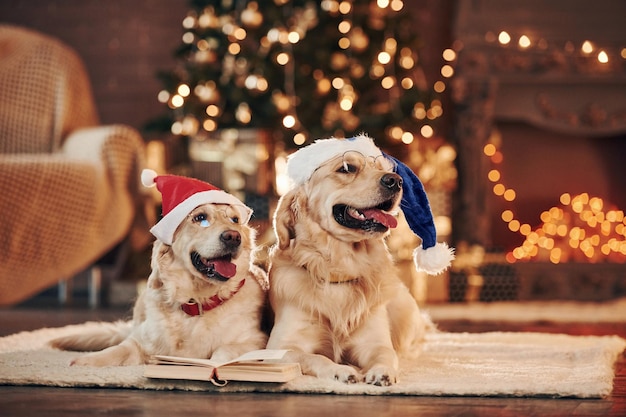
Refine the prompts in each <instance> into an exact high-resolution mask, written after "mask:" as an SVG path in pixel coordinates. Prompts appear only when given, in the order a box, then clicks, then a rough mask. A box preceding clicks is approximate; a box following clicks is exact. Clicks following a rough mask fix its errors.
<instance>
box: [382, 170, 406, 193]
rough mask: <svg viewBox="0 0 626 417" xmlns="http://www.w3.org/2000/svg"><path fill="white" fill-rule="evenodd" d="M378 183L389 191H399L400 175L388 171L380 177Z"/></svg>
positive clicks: (400, 187) (400, 185)
mask: <svg viewBox="0 0 626 417" xmlns="http://www.w3.org/2000/svg"><path fill="white" fill-rule="evenodd" d="M380 184H381V185H382V186H383V187H385V188H387V189H389V190H391V191H400V190H401V189H402V177H401V176H399V175H398V174H394V173H388V174H385V175H383V176H382V177H381V178H380Z"/></svg>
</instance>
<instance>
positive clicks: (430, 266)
mask: <svg viewBox="0 0 626 417" xmlns="http://www.w3.org/2000/svg"><path fill="white" fill-rule="evenodd" d="M453 260H454V249H453V248H449V247H448V244H447V243H437V244H436V245H435V246H433V247H431V248H428V249H423V248H422V246H420V247H418V248H417V249H415V251H414V252H413V261H414V262H415V268H417V270H418V271H424V272H426V273H428V274H430V275H438V274H440V273H442V272H443V271H445V270H446V269H447V268H448V267H449V266H450V264H451V263H452V261H453Z"/></svg>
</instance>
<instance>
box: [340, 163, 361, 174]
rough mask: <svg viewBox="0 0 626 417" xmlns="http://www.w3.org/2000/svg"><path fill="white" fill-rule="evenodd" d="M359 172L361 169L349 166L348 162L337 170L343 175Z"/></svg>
mask: <svg viewBox="0 0 626 417" xmlns="http://www.w3.org/2000/svg"><path fill="white" fill-rule="evenodd" d="M358 170H359V168H358V167H357V166H356V165H352V164H349V163H347V162H344V163H343V164H342V165H341V166H340V167H339V169H338V170H337V172H341V173H342V174H354V173H355V172H357V171H358Z"/></svg>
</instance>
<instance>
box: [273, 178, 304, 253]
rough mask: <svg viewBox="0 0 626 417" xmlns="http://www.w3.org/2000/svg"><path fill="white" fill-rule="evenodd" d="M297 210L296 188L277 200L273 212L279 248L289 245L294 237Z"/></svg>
mask: <svg viewBox="0 0 626 417" xmlns="http://www.w3.org/2000/svg"><path fill="white" fill-rule="evenodd" d="M298 210H299V207H298V190H297V189H293V190H291V191H289V192H288V193H287V194H285V195H283V196H282V197H281V198H280V200H278V205H277V206H276V211H275V212H274V233H276V238H277V240H278V247H279V248H280V249H286V248H287V247H289V241H290V240H291V239H293V238H295V237H296V229H295V224H296V217H297V214H298Z"/></svg>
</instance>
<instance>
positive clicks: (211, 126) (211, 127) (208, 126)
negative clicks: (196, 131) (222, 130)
mask: <svg viewBox="0 0 626 417" xmlns="http://www.w3.org/2000/svg"><path fill="white" fill-rule="evenodd" d="M202 128H203V129H204V130H206V131H207V132H213V131H215V130H216V129H217V123H216V122H215V120H213V119H206V120H205V121H204V122H203V123H202Z"/></svg>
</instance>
